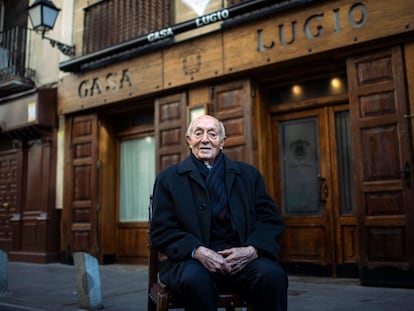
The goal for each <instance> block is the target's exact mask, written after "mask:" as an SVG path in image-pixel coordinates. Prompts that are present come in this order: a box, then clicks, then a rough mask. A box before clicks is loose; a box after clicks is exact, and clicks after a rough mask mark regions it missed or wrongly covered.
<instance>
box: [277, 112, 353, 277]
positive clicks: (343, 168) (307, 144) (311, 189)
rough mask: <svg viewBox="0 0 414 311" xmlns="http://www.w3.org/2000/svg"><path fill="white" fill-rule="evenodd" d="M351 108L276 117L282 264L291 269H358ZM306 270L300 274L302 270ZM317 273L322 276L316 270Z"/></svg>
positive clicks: (334, 273)
mask: <svg viewBox="0 0 414 311" xmlns="http://www.w3.org/2000/svg"><path fill="white" fill-rule="evenodd" d="M347 109H348V106H347V105H341V106H339V105H337V106H332V107H322V108H319V109H314V110H309V111H304V112H296V113H286V114H283V115H278V116H274V117H272V124H273V133H274V137H275V141H274V146H276V147H277V148H278V149H277V150H275V153H274V154H275V155H276V157H275V161H274V164H275V166H276V172H275V176H276V180H275V185H279V186H278V188H279V189H280V193H281V198H282V199H281V208H282V214H283V218H284V220H285V222H286V232H285V234H284V236H283V238H282V252H281V256H282V257H281V260H282V261H283V262H284V263H285V264H286V266H287V267H288V268H290V267H295V269H296V268H297V267H298V266H301V267H303V268H304V269H305V270H306V269H308V266H309V265H313V266H317V267H319V268H320V269H319V268H318V269H319V270H318V273H324V274H329V275H337V273H338V274H342V273H345V269H344V268H343V267H344V265H346V264H353V266H354V267H355V266H356V263H357V255H358V253H357V244H356V217H355V208H354V203H353V188H352V183H350V180H352V179H351V178H350V176H351V169H352V168H351V165H350V152H351V151H350V149H351V146H350V133H349V113H348V111H347ZM299 269H300V268H299ZM313 271H314V272H315V271H316V270H313Z"/></svg>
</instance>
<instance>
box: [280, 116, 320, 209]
mask: <svg viewBox="0 0 414 311" xmlns="http://www.w3.org/2000/svg"><path fill="white" fill-rule="evenodd" d="M280 133H281V142H282V149H281V153H282V154H281V161H282V163H281V164H282V165H281V167H282V188H283V189H282V191H283V207H284V211H285V214H286V215H289V216H294V215H320V214H321V203H320V200H319V197H320V195H319V179H318V176H319V172H320V164H319V154H320V153H319V138H318V137H319V134H318V119H317V118H306V119H300V120H292V121H285V122H282V123H281V131H280Z"/></svg>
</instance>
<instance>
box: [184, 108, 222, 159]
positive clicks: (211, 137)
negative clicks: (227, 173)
mask: <svg viewBox="0 0 414 311" xmlns="http://www.w3.org/2000/svg"><path fill="white" fill-rule="evenodd" d="M186 139H187V143H188V145H189V146H190V148H191V150H192V152H193V154H194V156H195V157H196V158H197V159H199V160H202V161H208V162H209V163H210V164H211V165H213V164H214V160H215V158H216V156H217V155H218V154H219V152H220V149H221V148H222V147H223V145H224V141H225V137H223V135H222V133H221V128H220V123H219V121H218V120H217V119H216V118H214V117H212V116H207V115H206V116H201V117H199V118H197V119H196V120H195V121H194V123H193V127H192V129H190V134H189V135H187V136H186Z"/></svg>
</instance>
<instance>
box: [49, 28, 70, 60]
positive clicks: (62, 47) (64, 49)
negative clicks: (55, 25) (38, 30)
mask: <svg viewBox="0 0 414 311" xmlns="http://www.w3.org/2000/svg"><path fill="white" fill-rule="evenodd" d="M42 39H46V40H49V42H50V45H51V46H52V47H57V48H58V49H59V51H61V52H62V53H63V54H65V55H67V56H75V46H72V45H67V44H65V43H62V42H59V41H57V40H55V39H52V38H49V37H46V36H45V34H44V33H42Z"/></svg>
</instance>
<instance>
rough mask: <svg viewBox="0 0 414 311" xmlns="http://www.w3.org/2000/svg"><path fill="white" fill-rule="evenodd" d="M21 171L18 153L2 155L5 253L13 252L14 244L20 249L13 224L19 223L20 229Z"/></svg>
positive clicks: (0, 219) (0, 222) (0, 228)
mask: <svg viewBox="0 0 414 311" xmlns="http://www.w3.org/2000/svg"><path fill="white" fill-rule="evenodd" d="M20 170H21V162H20V161H19V158H18V154H17V153H15V152H13V153H2V154H0V249H2V250H3V251H5V252H9V251H11V250H12V248H13V247H12V244H14V245H15V246H17V248H19V247H20V245H19V244H20V241H19V240H18V239H19V237H20V234H16V235H14V234H13V222H15V221H18V222H17V227H19V228H20V221H19V220H20V211H19V210H17V208H18V207H20V198H21V187H20V184H19V182H20V178H21V174H20ZM14 216H15V217H14ZM13 218H16V219H14V220H13ZM16 233H17V232H16Z"/></svg>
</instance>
